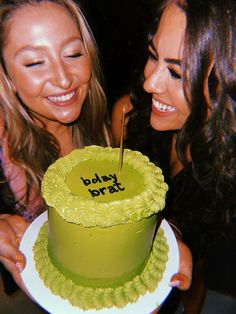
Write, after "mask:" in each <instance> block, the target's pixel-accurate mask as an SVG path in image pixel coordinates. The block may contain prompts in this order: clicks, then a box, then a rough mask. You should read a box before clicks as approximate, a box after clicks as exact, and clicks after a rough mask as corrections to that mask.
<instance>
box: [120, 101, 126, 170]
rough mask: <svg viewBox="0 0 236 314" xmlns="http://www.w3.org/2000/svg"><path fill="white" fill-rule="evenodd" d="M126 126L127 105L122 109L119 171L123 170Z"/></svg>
mask: <svg viewBox="0 0 236 314" xmlns="http://www.w3.org/2000/svg"><path fill="white" fill-rule="evenodd" d="M124 127H125V106H124V107H123V109H122V118H121V134H120V152H119V167H118V171H119V173H120V172H121V169H122V164H123V155H124V147H123V142H124Z"/></svg>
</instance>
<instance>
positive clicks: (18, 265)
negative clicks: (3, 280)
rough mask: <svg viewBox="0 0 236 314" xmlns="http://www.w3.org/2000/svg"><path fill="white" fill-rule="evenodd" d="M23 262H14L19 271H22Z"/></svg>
mask: <svg viewBox="0 0 236 314" xmlns="http://www.w3.org/2000/svg"><path fill="white" fill-rule="evenodd" d="M23 266H24V265H23V263H21V262H16V267H17V268H18V269H19V271H22V270H23Z"/></svg>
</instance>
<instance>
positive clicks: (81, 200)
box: [42, 145, 168, 227]
mask: <svg viewBox="0 0 236 314" xmlns="http://www.w3.org/2000/svg"><path fill="white" fill-rule="evenodd" d="M118 160H119V149H118V148H117V149H115V148H111V147H106V148H104V147H100V146H94V145H92V146H87V147H85V148H83V149H77V150H74V151H73V152H71V153H70V154H69V155H67V156H65V157H62V158H59V159H58V160H57V161H56V162H55V163H53V164H52V165H51V166H50V167H49V168H48V170H47V171H46V173H45V175H44V178H43V181H42V194H43V197H44V199H45V201H46V203H47V204H48V205H49V206H51V207H53V208H55V209H56V210H57V211H58V213H59V214H60V215H61V216H62V217H63V218H64V219H66V220H67V221H68V222H73V223H77V224H82V225H84V226H85V227H90V226H100V227H107V226H113V225H117V224H123V223H129V222H132V221H139V220H141V219H142V218H146V217H149V216H151V215H153V214H154V213H158V212H159V211H161V210H162V209H163V208H164V206H165V196H166V191H167V189H168V187H167V184H166V183H165V182H164V178H163V175H162V171H161V169H160V168H158V167H156V166H155V165H154V164H153V163H151V162H150V161H149V159H148V157H146V156H144V155H142V154H141V153H140V152H137V151H131V150H128V149H125V150H124V159H123V167H122V171H121V173H120V174H119V173H118ZM93 162H94V165H93ZM80 163H81V164H82V163H84V165H85V164H86V163H87V166H86V167H85V168H86V170H85V171H83V172H81V170H82V168H80V165H79V164H80ZM98 164H100V165H99V166H98ZM97 169H99V173H97ZM95 174H97V175H98V177H99V178H100V179H101V177H102V176H109V175H114V174H115V175H116V177H117V182H118V183H119V184H120V185H118V186H117V185H116V181H115V182H114V181H112V180H110V181H107V182H106V183H104V182H102V183H101V182H100V184H98V185H95V186H94V188H93V187H92V184H91V185H89V186H87V188H86V187H85V186H84V184H83V183H82V185H81V182H82V181H81V180H82V179H81V177H82V178H83V179H88V180H90V181H92V179H93V178H94V179H95V180H96V178H98V177H96V178H95V177H94V176H95ZM76 176H77V179H78V182H80V185H79V183H78V185H77V183H76ZM85 182H88V181H85ZM110 183H112V184H110ZM113 184H115V186H113V187H111V186H112V185H113ZM81 187H82V188H81ZM90 187H91V190H99V188H101V189H102V188H105V189H103V192H104V193H105V196H104V195H101V196H98V197H97V196H92V195H90V194H91V193H90V192H88V191H87V190H88V188H90ZM117 187H119V188H120V189H122V188H125V190H124V191H120V190H119V188H118V190H119V191H118V192H115V191H114V189H117ZM80 188H81V189H80ZM80 190H81V195H80ZM114 193H115V194H114ZM114 195H115V196H114ZM113 199H114V200H113ZM121 200H122V201H121ZM121 202H122V206H121Z"/></svg>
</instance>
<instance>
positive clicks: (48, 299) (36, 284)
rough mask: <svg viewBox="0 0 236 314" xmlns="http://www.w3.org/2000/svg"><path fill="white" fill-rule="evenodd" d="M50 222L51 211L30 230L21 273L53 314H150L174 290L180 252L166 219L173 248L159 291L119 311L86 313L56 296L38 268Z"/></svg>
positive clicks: (24, 242) (23, 246)
mask: <svg viewBox="0 0 236 314" xmlns="http://www.w3.org/2000/svg"><path fill="white" fill-rule="evenodd" d="M45 221H47V212H44V213H43V214H41V215H40V216H39V217H38V218H36V219H35V220H34V221H33V222H32V223H31V224H30V226H29V228H28V229H27V230H26V232H25V234H24V236H23V239H22V241H21V244H20V250H21V251H22V253H23V254H24V255H25V257H26V267H25V269H24V270H23V271H22V272H21V277H22V279H23V282H24V284H25V286H26V288H27V290H28V291H29V293H30V295H31V296H32V297H33V298H34V299H35V301H36V302H37V303H38V304H40V306H41V307H43V308H44V309H45V310H46V311H48V312H49V313H51V314H65V313H69V314H130V313H135V314H148V313H151V312H152V311H153V310H155V309H156V308H157V307H158V306H160V305H161V304H162V303H163V302H164V300H165V299H166V297H167V296H168V294H169V293H170V291H171V289H172V288H171V287H170V286H169V282H170V279H171V277H172V275H173V274H174V273H176V272H178V267H179V251H178V246H177V242H176V239H175V236H174V233H173V231H172V229H171V227H170V226H169V224H168V223H167V221H166V220H163V221H162V223H161V226H160V227H161V228H162V229H163V230H164V233H165V236H166V239H167V243H168V245H169V252H168V260H167V262H166V269H165V272H164V274H163V277H162V280H161V281H160V282H159V283H158V286H157V289H156V290H155V291H154V292H152V293H149V292H147V293H146V294H145V295H143V296H140V297H139V299H138V300H137V302H136V303H129V304H127V305H126V306H125V307H123V308H121V309H118V308H115V307H112V308H105V309H102V310H86V311H84V310H82V309H79V308H77V307H74V306H72V305H71V304H70V303H69V301H67V300H64V299H61V298H60V297H59V296H56V295H54V294H53V293H52V292H51V291H50V289H49V288H47V287H46V286H45V285H44V283H43V281H42V280H41V278H40V277H39V275H38V272H37V270H36V268H35V263H34V255H33V245H34V243H35V241H36V239H37V237H38V233H39V230H40V228H41V226H42V225H43V223H44V222H45Z"/></svg>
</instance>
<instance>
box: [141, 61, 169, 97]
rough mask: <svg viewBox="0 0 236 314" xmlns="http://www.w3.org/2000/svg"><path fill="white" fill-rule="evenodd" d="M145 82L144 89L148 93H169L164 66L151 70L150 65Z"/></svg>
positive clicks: (146, 71) (145, 72) (145, 73)
mask: <svg viewBox="0 0 236 314" xmlns="http://www.w3.org/2000/svg"><path fill="white" fill-rule="evenodd" d="M144 76H145V80H144V83H143V88H144V89H145V91H146V92H148V93H151V94H153V93H156V94H163V93H165V92H166V91H167V77H166V73H165V70H164V66H163V67H162V66H159V65H156V66H155V67H154V68H151V69H150V68H149V67H148V64H147V65H146V67H145V70H144Z"/></svg>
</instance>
